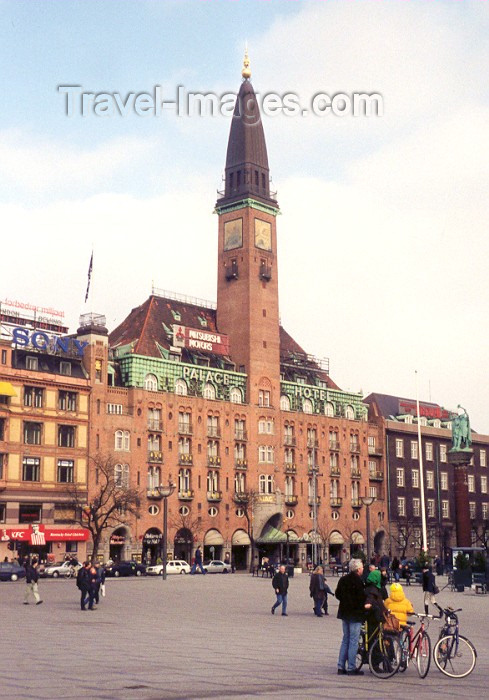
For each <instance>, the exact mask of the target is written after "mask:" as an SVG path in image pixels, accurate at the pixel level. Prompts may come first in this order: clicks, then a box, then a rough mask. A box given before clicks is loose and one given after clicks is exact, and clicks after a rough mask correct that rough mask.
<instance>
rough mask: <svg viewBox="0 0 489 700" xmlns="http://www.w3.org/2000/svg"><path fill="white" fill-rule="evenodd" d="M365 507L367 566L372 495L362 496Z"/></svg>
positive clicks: (368, 560) (373, 499) (368, 561)
mask: <svg viewBox="0 0 489 700" xmlns="http://www.w3.org/2000/svg"><path fill="white" fill-rule="evenodd" d="M361 501H362V503H363V505H364V506H365V508H366V509H367V566H368V565H369V564H370V506H371V505H372V503H373V502H374V501H375V498H374V496H363V498H362V499H361Z"/></svg>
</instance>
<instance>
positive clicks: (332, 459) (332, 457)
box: [329, 452, 338, 467]
mask: <svg viewBox="0 0 489 700" xmlns="http://www.w3.org/2000/svg"><path fill="white" fill-rule="evenodd" d="M329 466H330V467H337V466H338V453H337V452H330V453H329Z"/></svg>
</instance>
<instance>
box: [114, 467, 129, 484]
mask: <svg viewBox="0 0 489 700" xmlns="http://www.w3.org/2000/svg"><path fill="white" fill-rule="evenodd" d="M114 482H115V485H116V486H117V488H119V489H123V488H124V489H127V488H128V487H129V465H128V464H116V465H115V467H114Z"/></svg>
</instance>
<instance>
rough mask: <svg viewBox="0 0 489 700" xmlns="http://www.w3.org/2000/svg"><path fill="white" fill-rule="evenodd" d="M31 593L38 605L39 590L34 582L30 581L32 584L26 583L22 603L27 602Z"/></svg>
mask: <svg viewBox="0 0 489 700" xmlns="http://www.w3.org/2000/svg"><path fill="white" fill-rule="evenodd" d="M31 593H32V595H33V596H34V600H35V601H36V603H38V602H39V601H40V600H41V596H40V595H39V588H38V585H37V583H36V582H35V581H32V583H28V584H27V585H26V589H25V596H24V603H28V602H29V596H30V594H31Z"/></svg>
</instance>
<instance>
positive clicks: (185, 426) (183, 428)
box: [178, 423, 194, 435]
mask: <svg viewBox="0 0 489 700" xmlns="http://www.w3.org/2000/svg"><path fill="white" fill-rule="evenodd" d="M178 432H179V433H180V435H193V432H194V428H193V425H192V423H178Z"/></svg>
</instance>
